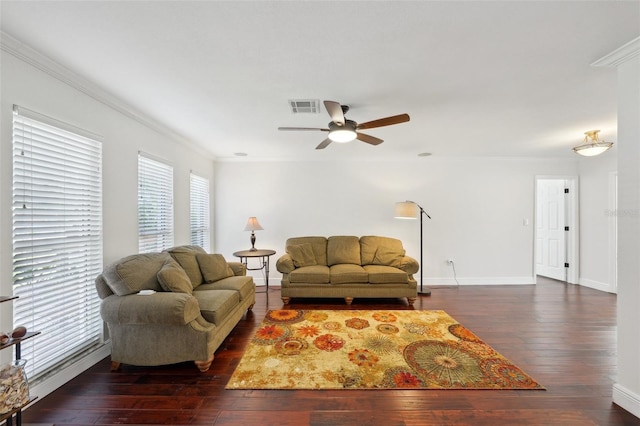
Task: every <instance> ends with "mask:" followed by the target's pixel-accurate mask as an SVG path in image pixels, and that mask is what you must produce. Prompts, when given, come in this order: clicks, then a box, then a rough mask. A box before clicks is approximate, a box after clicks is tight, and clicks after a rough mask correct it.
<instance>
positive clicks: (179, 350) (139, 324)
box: [95, 246, 255, 371]
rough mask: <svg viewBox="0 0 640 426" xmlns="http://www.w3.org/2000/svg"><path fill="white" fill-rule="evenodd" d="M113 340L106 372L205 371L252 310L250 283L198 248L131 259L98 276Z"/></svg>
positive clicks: (235, 265) (240, 268)
mask: <svg viewBox="0 0 640 426" xmlns="http://www.w3.org/2000/svg"><path fill="white" fill-rule="evenodd" d="M95 284H96V290H97V291H98V295H99V296H100V298H101V299H102V302H101V305H100V314H101V316H102V319H103V321H104V322H105V323H106V324H107V327H108V330H109V337H110V338H111V369H112V370H117V369H118V368H119V367H120V364H121V363H123V364H130V365H139V366H153V365H166V364H174V363H178V362H184V361H194V362H195V364H196V366H197V367H198V368H199V369H200V370H201V371H207V370H208V369H209V367H210V366H211V362H212V361H213V354H214V352H215V350H216V349H217V348H218V347H219V346H220V345H221V344H222V342H223V341H224V339H225V338H226V337H227V335H228V334H229V333H230V332H231V330H233V328H234V327H235V326H236V324H237V323H238V322H239V321H240V320H241V319H242V318H243V316H244V315H245V312H247V311H248V310H251V309H252V307H253V305H254V303H255V284H254V282H253V278H252V277H250V276H247V275H246V268H245V266H244V265H243V264H241V263H240V262H226V260H225V259H224V257H222V255H220V254H207V253H206V252H205V251H204V250H203V249H202V248H200V247H197V246H179V247H174V248H172V249H169V250H167V251H165V252H162V253H145V254H134V255H131V256H127V257H125V258H122V259H120V260H118V261H116V262H114V263H112V264H110V265H108V266H107V267H105V268H104V270H103V272H102V273H101V274H100V275H99V276H98V277H97V278H96V281H95Z"/></svg>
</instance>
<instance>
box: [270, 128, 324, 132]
mask: <svg viewBox="0 0 640 426" xmlns="http://www.w3.org/2000/svg"><path fill="white" fill-rule="evenodd" d="M278 130H319V131H321V132H328V131H329V129H321V128H320V127H278Z"/></svg>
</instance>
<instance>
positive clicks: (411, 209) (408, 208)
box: [394, 201, 418, 219]
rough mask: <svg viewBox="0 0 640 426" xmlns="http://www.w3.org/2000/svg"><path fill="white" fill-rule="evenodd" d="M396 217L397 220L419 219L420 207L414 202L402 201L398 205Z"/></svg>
mask: <svg viewBox="0 0 640 426" xmlns="http://www.w3.org/2000/svg"><path fill="white" fill-rule="evenodd" d="M394 217H395V218H396V219H417V218H418V205H417V204H416V203H414V202H413V201H402V202H399V203H396V212H395V215H394Z"/></svg>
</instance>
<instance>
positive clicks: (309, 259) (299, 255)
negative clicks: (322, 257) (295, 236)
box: [287, 244, 318, 268]
mask: <svg viewBox="0 0 640 426" xmlns="http://www.w3.org/2000/svg"><path fill="white" fill-rule="evenodd" d="M287 251H288V252H289V254H290V255H291V259H293V264H294V265H295V267H296V268H302V267H303V266H314V265H317V264H318V262H316V256H315V255H314V254H313V248H311V244H298V245H291V246H288V247H287Z"/></svg>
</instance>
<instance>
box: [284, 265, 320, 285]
mask: <svg viewBox="0 0 640 426" xmlns="http://www.w3.org/2000/svg"><path fill="white" fill-rule="evenodd" d="M289 282H291V283H309V284H328V283H329V267H328V266H324V265H314V266H303V267H302V268H296V269H294V270H293V271H291V273H290V274H289Z"/></svg>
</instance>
